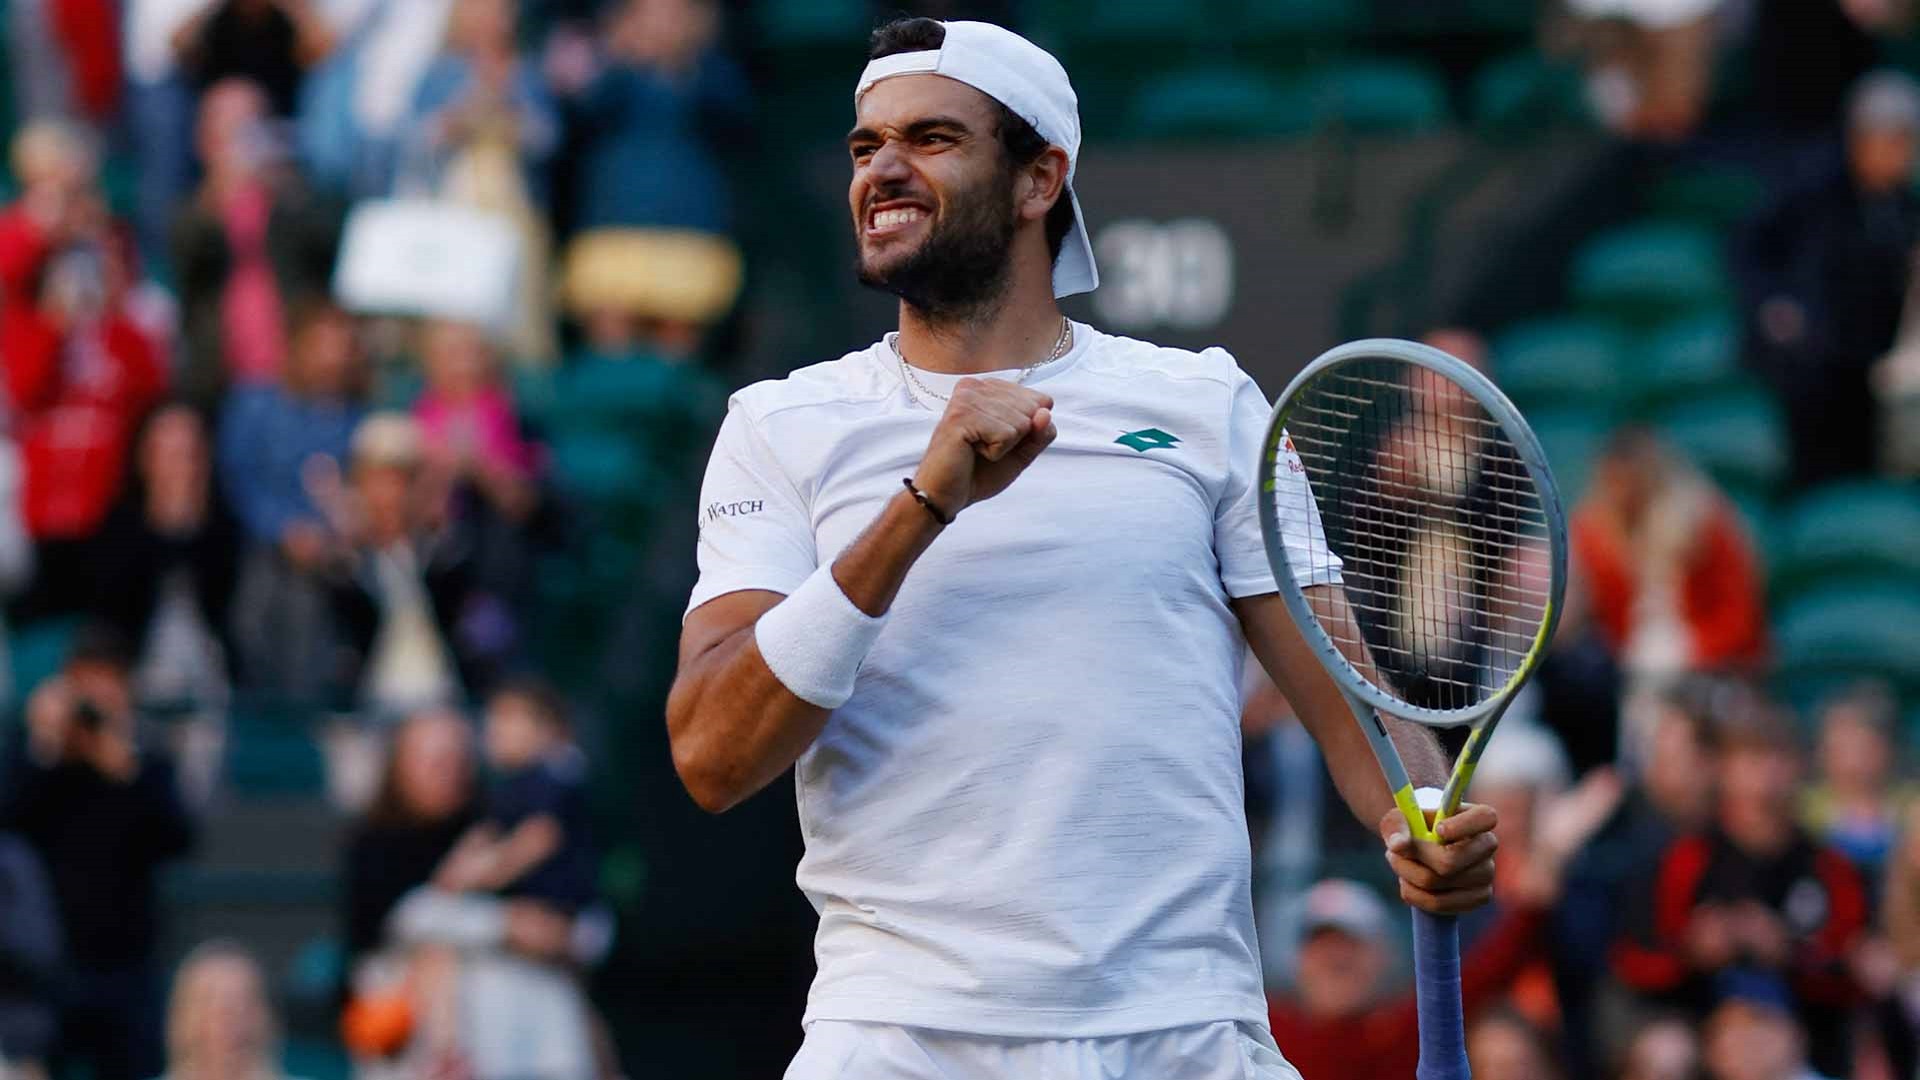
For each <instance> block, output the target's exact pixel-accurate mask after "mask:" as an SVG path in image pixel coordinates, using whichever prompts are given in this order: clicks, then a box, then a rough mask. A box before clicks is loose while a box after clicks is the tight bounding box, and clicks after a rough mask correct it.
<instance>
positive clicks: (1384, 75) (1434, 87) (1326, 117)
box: [1312, 60, 1448, 134]
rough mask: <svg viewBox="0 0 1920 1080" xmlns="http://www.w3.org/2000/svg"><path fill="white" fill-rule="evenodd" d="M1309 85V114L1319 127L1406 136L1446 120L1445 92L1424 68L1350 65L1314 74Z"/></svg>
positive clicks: (1379, 63) (1393, 64)
mask: <svg viewBox="0 0 1920 1080" xmlns="http://www.w3.org/2000/svg"><path fill="white" fill-rule="evenodd" d="M1312 84H1313V92H1314V109H1315V115H1316V117H1317V118H1318V120H1319V121H1320V122H1321V123H1323V124H1337V125H1339V126H1341V127H1344V128H1347V129H1349V130H1352V131H1365V132H1392V133H1396V134H1412V133H1415V132H1422V131H1432V130H1434V129H1436V128H1440V127H1442V126H1444V125H1445V124H1446V123H1447V121H1448V109H1447V88H1446V86H1445V84H1443V83H1442V82H1441V81H1440V77H1439V76H1438V75H1436V74H1435V73H1434V72H1433V70H1432V69H1431V68H1429V67H1427V66H1426V65H1424V64H1418V63H1414V62H1411V61H1405V60H1361V61H1354V62H1349V63H1345V64H1341V65H1340V66H1338V67H1333V68H1328V69H1327V70H1325V71H1322V72H1320V73H1319V74H1318V75H1316V76H1314V77H1313V79H1312Z"/></svg>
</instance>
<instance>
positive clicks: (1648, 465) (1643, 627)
mask: <svg viewBox="0 0 1920 1080" xmlns="http://www.w3.org/2000/svg"><path fill="white" fill-rule="evenodd" d="M1570 532H1571V536H1570V540H1571V543H1572V548H1573V558H1574V562H1575V564H1576V565H1577V566H1578V568H1579V570H1580V572H1581V573H1582V574H1583V575H1584V576H1585V578H1586V582H1587V586H1588V592H1589V595H1590V596H1591V598H1592V603H1593V616H1594V621H1595V622H1596V624H1597V625H1598V627H1599V629H1600V633H1601V635H1602V637H1603V638H1604V639H1605V640H1606V643H1607V645H1608V647H1609V648H1610V649H1611V650H1612V651H1613V653H1614V655H1615V656H1616V657H1618V658H1619V661H1620V664H1621V666H1622V667H1623V668H1625V669H1627V670H1628V671H1630V672H1633V673H1636V674H1642V675H1655V676H1667V675H1677V674H1682V673H1686V672H1712V671H1725V670H1748V669H1751V668H1753V667H1754V666H1756V665H1757V664H1759V662H1760V661H1761V660H1762V658H1763V656H1764V654H1765V649H1766V638H1765V634H1766V630H1765V618H1766V612H1765V607H1764V603H1763V601H1764V595H1763V590H1762V586H1761V579H1760V571H1759V561H1758V559H1757V558H1756V557H1755V555H1754V551H1753V543H1752V541H1751V540H1750V539H1749V538H1748V536H1747V531H1746V527H1745V525H1744V524H1743V523H1742V522H1741V520H1740V515H1739V512H1738V511H1737V510H1736V509H1735V508H1734V506H1733V504H1732V503H1731V502H1729V501H1728V500H1727V498H1726V496H1725V495H1723V494H1721V492H1720V491H1719V490H1718V489H1717V488H1715V487H1714V485H1713V482H1712V481H1711V480H1709V479H1708V478H1707V477H1706V476H1704V475H1703V474H1701V473H1700V472H1699V470H1697V469H1695V468H1694V467H1693V466H1692V465H1690V464H1688V463H1687V462H1686V461H1685V460H1683V459H1682V458H1680V457H1679V456H1678V455H1677V454H1676V453H1675V452H1674V451H1673V450H1672V449H1671V448H1670V447H1668V446H1666V445H1665V444H1664V443H1662V442H1661V441H1660V439H1659V438H1658V437H1657V436H1656V435H1654V434H1653V433H1652V432H1650V431H1648V430H1646V429H1644V428H1624V429H1622V430H1621V431H1619V432H1617V433H1615V435H1614V436H1613V438H1612V439H1611V440H1610V441H1609V443H1608V445H1607V448H1606V450H1605V451H1604V452H1603V453H1602V454H1601V457H1600V462H1599V465H1598V468H1597V469H1596V470H1595V475H1594V482H1593V487H1592V490H1591V491H1590V492H1589V493H1588V494H1587V496H1586V497H1585V498H1584V499H1582V500H1581V501H1580V505H1579V506H1578V507H1576V508H1575V509H1574V512H1573V520H1572V522H1571V529H1570Z"/></svg>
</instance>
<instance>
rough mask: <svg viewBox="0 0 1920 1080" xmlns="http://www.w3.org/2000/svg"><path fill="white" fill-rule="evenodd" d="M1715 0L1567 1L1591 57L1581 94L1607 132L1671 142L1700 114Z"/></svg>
mask: <svg viewBox="0 0 1920 1080" xmlns="http://www.w3.org/2000/svg"><path fill="white" fill-rule="evenodd" d="M1720 6H1721V3H1720V0H1571V3H1570V4H1569V5H1568V7H1569V8H1570V9H1571V10H1572V12H1573V13H1574V14H1575V15H1576V16H1578V17H1580V18H1581V19H1584V20H1587V22H1586V25H1585V26H1584V27H1582V30H1583V36H1584V37H1587V38H1589V39H1590V44H1591V47H1590V49H1589V51H1590V52H1591V54H1592V60H1591V62H1590V73H1589V77H1588V78H1589V81H1588V97H1589V98H1590V99H1591V100H1592V102H1593V105H1594V109H1595V111H1596V112H1597V113H1598V114H1599V116H1600V119H1601V121H1602V122H1603V123H1604V124H1605V125H1606V126H1607V128H1608V129H1609V130H1611V131H1613V132H1614V133H1615V134H1618V135H1621V136H1624V137H1625V138H1629V139H1636V140H1645V141H1649V142H1667V143H1671V142H1679V141H1681V140H1684V139H1686V138H1687V137H1688V136H1690V135H1692V134H1693V133H1694V132H1695V131H1696V130H1698V128H1699V126H1700V122H1701V120H1702V119H1703V118H1705V116H1706V112H1707V102H1708V93H1709V91H1710V90H1711V88H1712V78H1713V45H1714V41H1713V38H1714V18H1715V13H1716V9H1718V8H1719V7H1720Z"/></svg>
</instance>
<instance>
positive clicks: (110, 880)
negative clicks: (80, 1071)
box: [0, 632, 193, 1080]
mask: <svg viewBox="0 0 1920 1080" xmlns="http://www.w3.org/2000/svg"><path fill="white" fill-rule="evenodd" d="M26 726H27V738H26V746H25V748H24V750H23V751H22V752H21V753H19V754H17V755H15V757H14V759H13V761H12V762H11V764H10V767H9V769H8V774H7V777H6V782H5V783H4V784H0V829H6V830H10V831H13V832H16V833H18V834H19V835H20V836H21V837H22V838H23V839H25V840H26V841H27V843H28V844H30V845H32V847H33V848H34V850H35V852H36V853H37V854H38V855H39V857H40V859H41V861H42V862H43V863H44V864H45V865H46V867H47V873H48V876H49V877H50V878H51V880H52V882H53V892H54V896H55V898H56V900H57V901H58V905H59V910H60V921H61V924H62V925H63V926H64V927H65V929H66V940H67V943H68V951H67V965H66V970H65V972H64V973H63V976H62V979H61V983H62V987H63V989H62V992H61V994H60V997H59V1001H60V1006H61V1009H60V1031H61V1057H62V1058H64V1059H66V1060H67V1061H69V1062H80V1061H84V1062H86V1063H87V1064H88V1065H89V1066H90V1067H91V1071H92V1075H93V1076H95V1077H97V1078H100V1080H142V1078H146V1077H151V1076H154V1075H155V1074H156V1073H158V1072H159V1068H160V1033H159V1027H160V1024H159V997H158V984H157V972H156V971H155V969H154V955H153V954H154V945H155V942H156V939H157V935H158V923H159V912H158V898H157V896H156V890H155V884H156V881H155V879H156V875H157V873H158V871H159V869H160V867H161V866H163V865H164V864H166V863H168V862H170V861H172V860H173V859H175V858H177V857H179V856H180V855H181V854H182V853H184V852H185V851H186V850H187V848H188V846H189V844H190V843H191V842H192V838H193V829H192V825H191V823H190V822H189V820H188V818H187V815H186V813H185V811H184V810H183V809H182V808H181V804H180V799H179V796H178V795H177V793H176V792H175V790H174V783H173V770H172V768H171V766H170V765H169V764H168V763H167V761H166V760H165V759H164V758H163V757H160V756H157V755H155V754H153V753H151V752H149V751H148V750H146V749H144V748H143V747H142V746H141V745H140V744H139V742H138V740H137V726H138V717H137V715H136V713H135V711H134V705H133V685H132V671H131V667H130V664H129V661H128V659H127V656H126V653H125V651H124V649H123V647H121V646H120V645H119V644H118V643H117V642H115V641H113V640H112V638H111V636H110V635H107V634H104V633H100V632H94V633H90V634H87V635H84V636H83V637H82V638H81V639H80V641H78V642H76V644H75V646H74V649H73V652H72V653H71V654H70V655H69V656H68V658H67V662H66V666H65V667H64V668H63V669H62V671H61V672H60V673H59V674H58V675H55V676H53V677H52V678H51V679H49V680H48V681H47V682H45V683H42V684H41V685H40V686H39V687H38V688H37V689H35V691H34V693H33V696H32V698H31V699H30V700H29V701H28V703H27V725H26Z"/></svg>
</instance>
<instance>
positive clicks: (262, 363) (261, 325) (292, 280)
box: [173, 78, 340, 409]
mask: <svg viewBox="0 0 1920 1080" xmlns="http://www.w3.org/2000/svg"><path fill="white" fill-rule="evenodd" d="M267 108H268V103H267V97H266V94H265V93H264V92H263V91H262V90H261V89H260V87H259V86H258V85H256V84H254V83H251V82H248V81H246V80H245V79H240V78H230V79H225V80H223V81H221V82H219V83H216V84H215V85H214V86H212V87H211V88H209V89H208V90H207V92H206V94H205V95H204V96H203V97H202V98H201V100H200V128H199V151H200V162H201V166H202V173H203V178H202V180H201V184H200V191H199V194H198V195H197V196H196V197H195V198H194V200H193V202H192V203H190V204H188V205H187V206H186V207H184V208H182V209H181V210H180V212H179V216H178V218H177V219H176V221H175V222H174V231H173V263H174V270H175V273H176V274H177V275H178V277H179V282H180V300H181V306H182V308H183V309H184V315H185V321H186V327H185V341H184V345H185V356H184V358H183V364H182V378H181V381H182V383H183V387H182V389H183V390H184V391H185V393H186V394H187V395H188V397H189V398H190V399H191V400H192V401H193V402H195V403H196V404H198V405H200V406H201V407H203V408H207V409H211V408H213V406H214V405H215V404H216V403H218V401H219V400H220V397H221V395H222V394H223V393H224V392H225V391H226V388H227V386H228V384H229V383H238V384H241V385H245V386H258V385H262V384H265V383H270V382H272V381H273V380H274V379H276V378H278V377H279V376H280V371H281V367H282V365H283V364H284V363H285V360H286V352H287V332H288V331H287V326H286V321H285V307H286V304H287V302H288V301H289V300H291V299H292V298H294V297H302V296H308V295H320V294H323V293H325V291H326V290H327V288H328V287H329V286H330V284H331V282H332V277H333V261H334V256H335V254H336V252H337V249H338V247H339V240H340V236H339V233H340V215H339V212H338V209H337V208H336V207H334V206H333V205H331V204H330V203H329V202H328V201H327V200H325V199H322V198H320V197H318V196H316V195H315V194H314V193H312V192H311V191H309V190H308V189H307V187H306V186H305V185H304V184H303V183H302V182H301V180H300V179H299V176H298V174H297V173H295V172H294V171H293V170H292V169H290V168H288V167H287V164H288V163H287V161H286V148H285V147H283V146H281V145H280V144H279V142H278V139H277V137H276V136H275V135H274V133H273V131H272V129H271V127H270V126H269V124H268V115H267Z"/></svg>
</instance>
